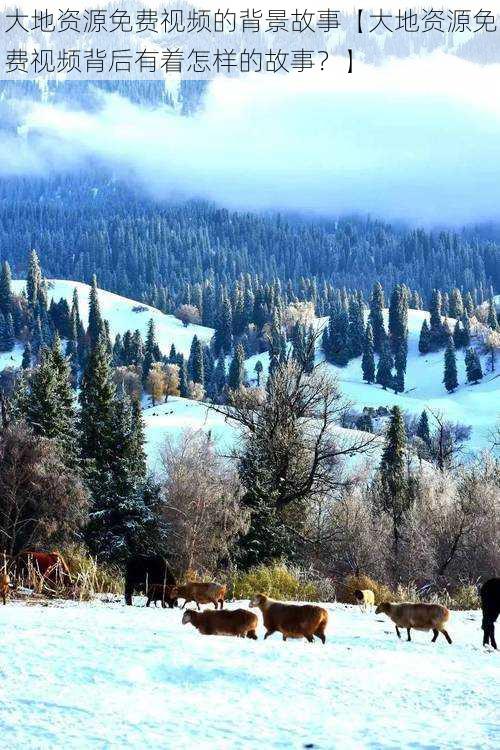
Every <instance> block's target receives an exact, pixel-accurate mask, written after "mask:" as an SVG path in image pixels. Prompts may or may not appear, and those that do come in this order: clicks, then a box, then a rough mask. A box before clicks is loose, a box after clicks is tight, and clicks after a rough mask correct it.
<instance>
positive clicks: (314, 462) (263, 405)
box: [211, 358, 376, 508]
mask: <svg viewBox="0 0 500 750" xmlns="http://www.w3.org/2000/svg"><path fill="white" fill-rule="evenodd" d="M350 407H351V405H350V404H349V403H347V402H346V401H345V400H344V399H343V398H342V395H341V393H340V390H339V388H338V384H337V382H336V380H335V379H333V378H332V377H331V375H330V374H329V372H328V370H327V368H326V367H325V366H321V365H320V366H316V367H315V368H314V370H313V372H312V373H310V374H308V373H306V372H305V369H304V366H303V365H301V364H300V363H298V362H296V361H294V360H293V359H291V358H287V360H286V361H285V362H284V363H282V364H281V365H279V367H278V368H277V370H276V372H275V373H274V375H273V377H272V378H271V379H270V381H269V382H268V386H267V390H266V391H263V390H261V389H255V390H251V389H245V388H241V389H239V390H237V391H230V392H229V403H228V404H226V405H223V406H217V405H214V406H212V407H211V408H213V409H214V410H215V411H218V412H219V413H222V414H224V415H225V417H226V419H228V420H230V421H232V422H234V423H236V424H237V425H239V426H240V428H241V429H242V441H241V445H240V446H239V448H238V449H237V450H236V453H235V457H236V458H237V459H238V460H239V465H240V475H241V477H242V482H243V484H244V486H245V487H246V488H249V487H252V486H256V485H260V486H261V487H262V490H263V491H264V492H265V493H266V494H267V496H268V497H272V498H274V501H275V504H276V507H277V508H284V507H285V506H287V505H290V504H291V503H293V502H296V501H301V500H304V499H306V498H309V497H311V496H312V495H324V494H327V493H328V492H330V491H331V490H332V489H334V488H336V487H338V486H339V484H343V483H344V481H345V479H344V478H343V477H342V476H341V472H340V471H339V468H340V466H341V463H342V459H343V458H346V457H350V456H354V455H355V454H361V453H366V452H368V451H370V450H371V449H372V448H373V446H374V444H375V441H376V436H374V435H371V434H369V433H365V432H354V431H353V432H345V431H343V430H340V429H339V425H340V424H341V423H342V419H343V415H344V413H345V411H346V410H348V409H350ZM251 458H252V460H250V459H251Z"/></svg>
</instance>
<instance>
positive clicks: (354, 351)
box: [349, 298, 373, 357]
mask: <svg viewBox="0 0 500 750" xmlns="http://www.w3.org/2000/svg"><path fill="white" fill-rule="evenodd" d="M372 330H373V329H372ZM364 336H365V321H364V315H363V306H362V305H361V304H360V303H359V301H358V300H357V299H355V298H353V299H351V301H350V303H349V349H350V356H351V357H360V356H361V355H362V354H363V345H364Z"/></svg>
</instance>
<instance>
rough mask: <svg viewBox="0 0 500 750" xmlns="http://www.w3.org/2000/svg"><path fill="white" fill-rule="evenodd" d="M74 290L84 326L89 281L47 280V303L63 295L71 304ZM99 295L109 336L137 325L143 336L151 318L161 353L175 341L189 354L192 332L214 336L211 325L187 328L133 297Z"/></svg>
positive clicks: (18, 284)
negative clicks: (86, 282) (84, 282)
mask: <svg viewBox="0 0 500 750" xmlns="http://www.w3.org/2000/svg"><path fill="white" fill-rule="evenodd" d="M25 286H26V283H25V282H24V281H13V282H12V288H13V291H14V292H15V293H16V294H19V293H20V292H21V290H22V289H24V288H25ZM74 289H76V290H77V293H78V303H79V306H80V315H81V317H82V319H83V321H84V322H85V325H86V324H87V320H88V311H89V292H90V287H89V285H88V284H81V283H80V282H78V281H62V280H60V279H56V280H51V281H49V290H48V291H49V302H50V300H51V299H54V300H55V301H56V302H58V301H59V300H60V299H61V298H64V299H66V300H67V301H68V304H69V305H70V306H71V300H72V297H73V290H74ZM98 297H99V305H100V308H101V314H102V317H103V318H104V319H105V320H108V321H109V326H110V331H111V337H112V338H114V337H115V335H116V334H117V333H121V334H123V333H125V331H127V330H131V331H134V330H135V329H136V328H137V329H139V331H140V332H141V334H142V336H143V338H145V336H146V333H147V329H148V323H149V321H150V319H151V318H153V320H154V322H155V326H156V336H157V339H158V344H159V347H160V349H161V351H162V352H163V353H164V354H168V352H169V350H170V347H171V345H172V344H173V343H174V344H175V348H176V349H177V351H179V352H182V353H183V354H185V355H188V354H189V349H190V346H191V341H192V340H193V336H194V335H195V334H196V335H197V336H198V338H199V339H201V340H202V341H204V342H206V343H208V342H209V341H210V339H211V338H212V336H213V330H212V328H206V327H205V326H197V325H189V326H187V328H186V327H185V326H183V324H182V323H181V321H180V320H177V318H175V317H174V316H173V315H165V314H164V313H162V312H161V311H160V310H157V309H156V308H155V307H150V306H149V305H144V304H142V303H140V302H134V300H131V299H127V298H126V297H120V296H119V295H118V294H113V293H112V292H106V291H104V290H103V289H99V290H98Z"/></svg>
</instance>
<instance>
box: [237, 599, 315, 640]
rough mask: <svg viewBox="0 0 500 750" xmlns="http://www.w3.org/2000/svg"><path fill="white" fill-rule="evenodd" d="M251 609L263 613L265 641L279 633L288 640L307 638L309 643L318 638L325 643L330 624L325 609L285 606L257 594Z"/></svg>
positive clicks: (298, 605) (294, 605) (295, 605)
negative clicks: (255, 608)
mask: <svg viewBox="0 0 500 750" xmlns="http://www.w3.org/2000/svg"><path fill="white" fill-rule="evenodd" d="M250 606H251V607H258V608H259V609H260V611H261V612H262V617H263V620H264V626H265V628H266V634H265V636H264V640H265V639H266V638H267V637H268V636H269V635H272V634H273V633H276V631H278V632H279V633H281V634H282V635H283V640H284V641H286V639H287V638H307V640H308V641H309V643H312V642H313V641H314V636H317V637H318V638H319V639H320V640H321V642H322V643H325V641H326V638H325V628H326V626H327V624H328V612H327V611H326V609H323V607H317V606H315V605H313V604H284V603H283V602H277V601H275V600H274V599H270V598H269V597H268V596H265V595H264V594H256V595H255V596H254V597H253V598H252V599H251V600H250Z"/></svg>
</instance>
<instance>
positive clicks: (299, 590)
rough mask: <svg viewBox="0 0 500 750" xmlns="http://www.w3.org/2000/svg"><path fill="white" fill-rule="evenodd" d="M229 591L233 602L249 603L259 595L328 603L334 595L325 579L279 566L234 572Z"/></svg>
mask: <svg viewBox="0 0 500 750" xmlns="http://www.w3.org/2000/svg"><path fill="white" fill-rule="evenodd" d="M231 588H232V594H233V597H234V598H235V599H250V598H251V597H252V596H253V595H254V594H257V593H261V594H266V595H267V596H270V597H272V598H273V599H282V600H285V601H287V600H292V601H306V602H311V601H330V600H332V599H333V598H334V593H335V592H334V589H333V586H332V585H331V584H330V582H329V581H328V580H327V579H322V578H319V577H317V576H316V577H315V575H314V573H313V572H312V571H306V570H300V569H298V568H291V567H287V566H286V565H285V564H284V563H280V562H276V563H272V564H271V565H258V566H256V567H255V568H251V569H250V570H249V571H247V572H244V573H243V572H241V573H238V572H237V573H236V574H235V575H234V576H233V578H232V580H231Z"/></svg>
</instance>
